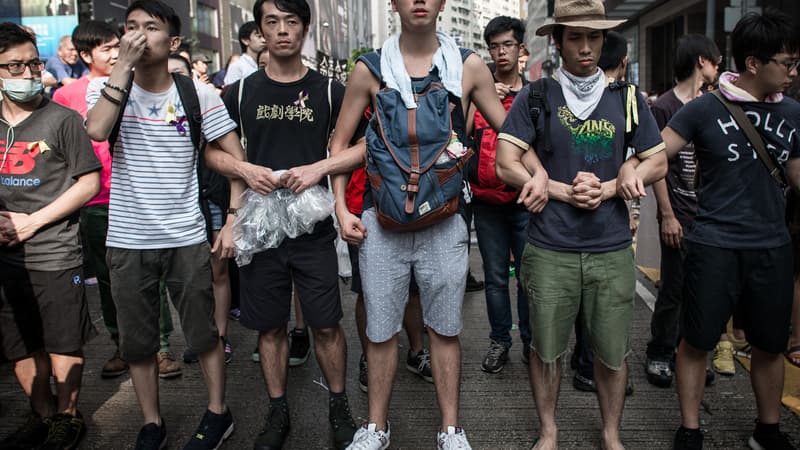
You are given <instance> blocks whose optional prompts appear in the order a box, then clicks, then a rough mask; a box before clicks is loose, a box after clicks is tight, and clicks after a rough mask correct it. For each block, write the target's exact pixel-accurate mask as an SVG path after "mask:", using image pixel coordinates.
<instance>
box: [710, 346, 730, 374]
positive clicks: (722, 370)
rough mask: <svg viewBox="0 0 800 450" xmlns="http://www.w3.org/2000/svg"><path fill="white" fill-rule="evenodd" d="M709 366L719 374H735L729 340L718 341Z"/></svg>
mask: <svg viewBox="0 0 800 450" xmlns="http://www.w3.org/2000/svg"><path fill="white" fill-rule="evenodd" d="M711 367H713V368H714V372H717V373H718V374H720V375H727V376H733V375H735V374H736V365H735V364H734V362H733V344H731V343H730V342H729V341H720V342H719V343H718V344H717V346H716V347H715V348H714V359H712V360H711Z"/></svg>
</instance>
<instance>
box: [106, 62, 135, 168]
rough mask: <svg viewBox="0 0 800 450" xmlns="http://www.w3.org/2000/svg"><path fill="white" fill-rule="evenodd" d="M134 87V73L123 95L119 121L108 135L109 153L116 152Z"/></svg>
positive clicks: (118, 116)
mask: <svg viewBox="0 0 800 450" xmlns="http://www.w3.org/2000/svg"><path fill="white" fill-rule="evenodd" d="M132 87H133V72H131V74H130V76H129V77H128V84H127V86H126V87H125V93H124V94H123V95H122V100H121V101H120V106H119V114H117V121H116V122H114V127H113V128H111V133H110V134H109V135H108V151H109V152H110V153H113V152H114V144H116V143H117V138H118V137H119V128H120V126H122V115H123V114H125V107H126V106H128V97H129V96H130V92H131V88H132Z"/></svg>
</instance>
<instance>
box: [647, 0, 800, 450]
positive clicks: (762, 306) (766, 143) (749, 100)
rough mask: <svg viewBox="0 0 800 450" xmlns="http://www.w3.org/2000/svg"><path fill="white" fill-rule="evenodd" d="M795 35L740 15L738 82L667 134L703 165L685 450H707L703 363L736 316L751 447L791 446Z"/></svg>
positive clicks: (683, 362)
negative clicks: (744, 352)
mask: <svg viewBox="0 0 800 450" xmlns="http://www.w3.org/2000/svg"><path fill="white" fill-rule="evenodd" d="M796 31H797V29H796V28H795V24H793V23H792V20H791V19H790V18H789V17H787V16H785V15H783V14H781V13H778V12H774V11H769V10H767V11H766V12H764V14H755V13H751V14H748V15H746V16H745V17H743V18H742V19H741V20H740V21H739V22H738V23H737V24H736V26H735V27H734V29H733V32H732V34H731V44H732V49H733V59H734V62H735V63H736V68H737V70H738V73H734V72H724V73H723V74H722V75H720V77H719V89H718V90H716V91H714V92H712V93H711V94H710V95H709V94H707V95H703V96H701V97H699V98H696V99H694V100H692V101H691V102H689V103H687V104H686V105H684V106H683V107H682V108H681V109H680V110H679V111H678V112H677V113H676V114H675V115H674V116H673V117H672V119H670V121H669V123H668V124H667V127H666V128H664V131H663V132H662V136H663V137H664V142H665V144H666V148H667V153H668V154H669V155H670V157H675V156H677V155H678V153H679V152H680V151H681V150H683V149H684V148H685V147H686V145H687V144H688V143H690V142H692V143H694V148H695V155H696V157H697V163H698V169H697V175H698V176H697V186H698V188H697V189H698V193H699V195H698V197H697V201H698V203H697V214H696V215H695V218H694V225H693V226H692V228H691V230H690V231H689V232H688V233H687V234H686V236H685V237H684V245H685V247H686V256H685V260H684V266H683V269H684V280H683V304H682V305H681V315H680V325H679V328H680V334H681V342H680V344H679V345H678V353H677V356H676V369H677V381H678V399H679V400H680V406H681V426H680V428H679V429H678V431H677V432H676V433H675V449H677V450H683V449H691V450H695V449H702V448H703V432H702V431H701V430H700V419H699V408H700V402H701V400H702V399H703V387H704V378H705V367H706V354H707V353H708V352H709V351H711V350H713V349H714V347H715V346H716V344H717V342H718V341H719V332H720V330H722V329H723V327H724V326H725V324H726V323H727V322H728V320H729V319H730V317H731V313H732V312H733V311H734V310H736V312H737V313H741V316H740V319H741V320H742V322H743V323H742V328H743V329H744V332H745V334H746V336H747V341H748V342H749V343H750V345H751V346H752V353H751V355H752V356H751V364H750V366H751V373H750V374H751V383H752V386H753V393H754V394H755V398H756V405H757V409H758V417H757V420H756V425H755V430H754V431H753V434H752V436H751V437H750V440H749V442H748V444H749V446H750V448H752V449H756V450H760V449H793V448H794V446H793V445H792V444H791V443H790V441H789V439H788V438H787V437H786V435H784V434H783V433H781V432H780V430H779V421H780V417H781V395H782V391H783V377H784V363H783V356H782V353H783V351H784V350H785V349H786V343H787V340H788V338H789V325H790V320H789V317H790V315H791V311H792V288H793V280H792V245H791V239H790V235H789V230H788V228H787V227H786V222H785V212H786V199H785V194H784V192H785V188H786V187H787V184H788V185H789V186H791V188H793V189H794V190H795V191H797V190H798V189H800V140H798V138H797V132H798V131H799V130H800V105H798V103H797V102H796V101H795V100H793V99H791V98H788V97H785V96H784V95H783V92H784V91H785V90H786V89H787V88H788V87H789V86H791V83H792V80H793V79H795V78H796V77H797V70H798V61H799V60H798V51H799V50H800V39H798V36H797V34H796ZM784 168H785V169H784Z"/></svg>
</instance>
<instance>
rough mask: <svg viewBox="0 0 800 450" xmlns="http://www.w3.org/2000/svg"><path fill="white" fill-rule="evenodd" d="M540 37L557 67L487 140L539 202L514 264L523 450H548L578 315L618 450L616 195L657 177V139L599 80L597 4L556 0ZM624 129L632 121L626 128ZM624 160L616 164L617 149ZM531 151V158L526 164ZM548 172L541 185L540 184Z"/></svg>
mask: <svg viewBox="0 0 800 450" xmlns="http://www.w3.org/2000/svg"><path fill="white" fill-rule="evenodd" d="M554 13H555V16H554V17H555V23H554V24H548V25H544V26H542V27H540V28H539V29H538V30H537V31H536V34H537V35H539V36H546V35H550V34H552V36H553V40H554V41H555V45H556V48H557V49H558V50H559V52H560V54H561V61H562V66H561V68H559V69H558V71H557V73H556V76H555V78H547V79H542V80H537V81H536V82H533V83H531V84H529V85H528V86H527V87H526V88H524V89H523V91H522V92H520V95H518V96H517V99H516V100H515V102H514V104H513V105H512V107H511V110H510V111H509V113H508V117H507V118H506V121H505V123H504V124H503V129H502V130H501V133H500V134H499V136H498V144H497V171H498V176H499V178H500V179H501V180H503V181H505V182H506V183H509V184H511V185H512V186H517V187H521V188H523V194H524V193H525V190H526V189H525V186H524V185H525V183H532V184H533V185H532V186H531V188H533V189H534V191H535V192H536V193H543V192H547V194H548V196H549V198H550V201H549V202H547V203H546V204H543V202H537V203H533V204H531V206H530V207H529V208H528V209H529V210H530V211H531V212H533V213H534V214H532V215H531V219H530V223H529V225H528V236H527V240H528V242H527V244H526V246H525V253H524V256H523V260H522V281H523V283H524V285H525V289H526V292H527V294H528V298H529V301H530V317H531V333H532V341H531V359H530V380H531V387H532V390H533V395H534V399H535V403H536V409H537V411H538V415H539V421H540V427H541V428H540V436H539V439H538V440H537V442H536V444H535V447H534V448H535V449H554V448H556V447H557V442H558V427H557V425H556V422H555V416H556V414H555V411H556V402H557V398H558V391H559V387H560V379H561V377H560V372H561V365H560V358H561V356H563V355H564V354H565V353H566V352H567V351H568V345H569V335H570V332H571V331H572V328H573V325H574V323H575V319H576V317H577V316H578V315H579V311H581V313H580V316H581V321H582V323H583V329H584V330H585V331H586V335H587V337H588V340H589V343H590V345H591V347H592V349H593V350H594V379H595V383H596V385H597V396H598V400H599V403H600V408H601V416H602V418H603V429H602V436H601V438H602V441H601V442H602V447H603V448H607V449H620V448H622V443H621V442H620V438H619V425H620V420H621V417H622V409H623V404H624V401H625V387H626V379H627V365H626V362H625V360H626V358H627V356H628V354H629V353H630V350H631V349H630V329H631V319H632V314H633V301H634V288H635V270H636V269H635V266H634V258H633V249H632V248H631V232H630V229H629V218H628V208H627V206H626V205H625V201H624V200H623V199H625V200H627V199H630V198H635V197H641V196H643V195H644V185H647V184H650V183H652V182H653V181H655V180H657V179H659V178H661V177H663V176H664V174H665V173H666V157H665V156H664V153H663V151H662V150H663V147H664V145H663V143H662V141H661V136H660V135H659V133H658V128H657V127H656V124H655V121H654V120H653V116H652V114H650V110H649V108H648V107H647V103H646V102H645V99H644V98H643V97H642V96H641V95H640V94H639V93H638V92H637V91H636V89H635V87H634V86H632V85H631V86H629V85H625V84H620V83H617V82H615V83H610V84H609V83H608V81H607V78H606V76H605V74H604V73H603V71H602V70H600V68H599V67H598V66H597V62H598V60H599V58H600V53H601V49H602V47H603V39H604V30H608V29H610V28H613V27H615V26H618V25H620V24H621V23H622V22H624V21H619V20H608V19H607V18H606V15H605V7H604V6H603V3H602V2H601V1H600V0H592V1H586V0H557V1H556V3H555V10H554ZM634 125H635V126H634ZM628 147H633V148H634V149H635V152H636V153H635V154H636V156H635V157H632V158H630V159H628V160H627V161H625V156H626V153H627V148H628ZM533 156H535V157H533ZM548 177H549V179H548Z"/></svg>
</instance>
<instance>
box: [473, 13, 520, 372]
mask: <svg viewBox="0 0 800 450" xmlns="http://www.w3.org/2000/svg"><path fill="white" fill-rule="evenodd" d="M483 38H484V40H485V41H486V46H487V47H488V48H489V56H491V58H492V62H493V63H494V68H495V70H494V73H493V76H494V80H495V89H496V90H497V95H498V97H500V101H501V102H502V103H503V107H504V108H505V109H506V111H508V110H509V109H510V108H511V103H512V102H513V101H514V98H515V97H516V95H517V93H518V92H519V91H520V90H521V89H522V87H523V86H524V85H526V84H527V81H525V80H524V79H523V78H522V76H520V74H519V68H518V66H519V54H520V51H521V50H522V49H523V48H524V46H525V44H524V42H525V25H524V24H523V23H522V21H521V20H519V19H513V18H511V17H507V16H501V17H495V18H494V19H492V20H491V21H489V24H488V25H486V29H485V30H484V31H483ZM470 113H472V114H468V115H467V118H468V119H467V130H468V131H469V132H470V135H471V136H470V137H471V138H472V140H473V142H474V144H473V146H474V148H475V156H474V157H473V158H472V160H470V165H469V179H470V186H471V187H472V194H473V195H472V211H473V213H474V219H475V233H476V235H477V237H478V248H479V249H480V252H481V258H482V259H483V278H484V280H485V282H486V287H485V289H486V311H487V313H488V316H489V324H490V325H491V331H490V333H489V339H490V345H489V350H488V351H487V352H486V356H484V358H483V361H482V362H481V370H483V371H484V372H488V373H497V372H500V371H501V370H502V369H503V366H504V365H505V363H506V362H507V361H508V353H509V348H511V341H512V340H511V325H512V317H511V298H510V295H509V289H508V284H509V277H508V266H509V264H508V261H509V254H512V255H513V256H514V268H515V273H519V270H520V263H521V262H522V250H523V249H524V248H525V226H527V224H528V211H527V210H526V209H525V207H524V206H523V205H520V204H519V203H518V202H517V197H518V196H519V191H518V190H516V189H514V188H510V187H508V186H507V185H506V184H505V183H503V182H502V181H500V180H498V179H497V175H496V174H495V161H496V159H497V157H496V143H497V134H496V133H495V132H494V130H493V129H492V127H491V126H490V125H489V123H488V122H487V121H486V119H485V118H484V117H483V115H482V114H481V113H480V112H477V111H474V108H470ZM516 304H517V315H518V316H517V317H518V319H519V333H520V338H521V339H522V361H523V362H527V361H528V350H529V349H530V343H531V327H530V321H529V319H528V298H527V296H526V295H525V290H524V289H522V285H521V284H520V280H519V278H517V301H516Z"/></svg>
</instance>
